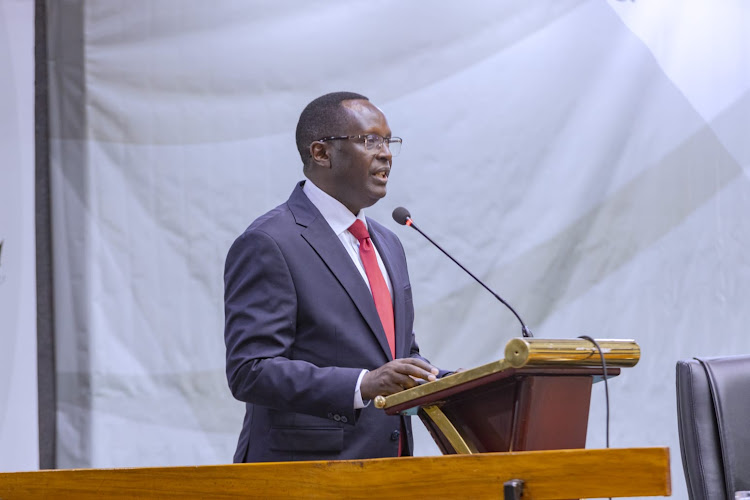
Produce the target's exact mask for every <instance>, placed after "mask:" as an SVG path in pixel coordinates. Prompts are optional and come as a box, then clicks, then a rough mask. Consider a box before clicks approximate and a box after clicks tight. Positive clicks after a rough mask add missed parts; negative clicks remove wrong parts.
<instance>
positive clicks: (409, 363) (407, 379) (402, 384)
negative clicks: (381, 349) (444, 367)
mask: <svg viewBox="0 0 750 500" xmlns="http://www.w3.org/2000/svg"><path fill="white" fill-rule="evenodd" d="M437 374H438V369H437V368H435V367H434V366H432V365H430V364H429V363H427V362H425V361H423V360H421V359H418V358H403V359H394V360H393V361H389V362H388V363H386V364H384V365H383V366H381V367H380V368H378V369H377V370H372V371H370V372H367V373H366V374H365V376H364V377H362V383H361V384H360V386H359V391H360V394H361V395H362V399H364V400H368V399H375V396H389V395H391V394H393V393H396V392H399V391H402V390H404V389H409V388H411V387H414V386H415V385H418V384H419V382H418V381H419V380H424V381H427V382H432V381H433V380H436V379H437Z"/></svg>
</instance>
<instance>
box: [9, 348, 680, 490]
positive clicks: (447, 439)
mask: <svg viewBox="0 0 750 500" xmlns="http://www.w3.org/2000/svg"><path fill="white" fill-rule="evenodd" d="M599 345H600V346H601V347H602V350H603V351H604V355H605V359H606V361H607V365H608V368H607V372H608V375H609V376H614V375H617V374H618V373H619V370H620V368H621V367H627V366H633V365H634V364H635V363H637V361H638V358H639V355H640V349H639V348H638V346H637V344H635V342H632V341H606V340H600V341H599ZM598 359H599V357H598V353H597V351H596V350H595V349H594V348H593V347H592V346H591V344H590V343H588V342H586V341H583V340H555V341H548V340H528V339H513V340H511V341H510V342H509V343H508V345H507V346H506V350H505V359H503V360H501V361H497V362H494V363H490V364H488V365H484V366H480V367H477V368H473V369H471V370H467V371H463V372H460V373H456V374H454V375H450V376H448V377H444V378H442V379H440V380H437V381H435V382H430V383H427V384H424V385H421V386H418V387H415V388H413V389H409V390H406V391H403V392H400V393H398V394H394V395H392V396H388V397H386V398H379V399H378V400H377V401H376V404H377V406H379V407H381V408H383V410H384V411H386V412H388V413H391V414H395V413H400V412H401V413H411V414H414V413H417V414H419V416H420V417H421V419H422V421H423V422H424V423H425V425H426V426H427V428H428V429H429V430H430V433H431V434H432V436H433V438H434V439H435V441H436V442H437V443H438V445H439V446H440V448H441V450H442V451H443V453H445V454H449V455H450V456H437V457H403V458H381V459H371V460H342V461H329V462H322V461H321V462H284V463H256V464H231V465H214V466H201V467H156V468H133V469H88V470H52V471H35V472H14V473H0V499H2V500H15V499H35V498H55V499H77V500H78V499H80V500H86V499H101V498H123V499H125V498H128V499H130V498H158V499H166V498H175V499H176V498H180V499H193V498H195V499H198V498H217V499H218V498H264V499H266V498H279V499H282V498H283V499H289V498H350V499H369V498H378V497H380V498H397V497H404V496H414V497H422V498H471V499H482V498H495V499H497V498H506V499H516V498H521V499H522V500H542V499H550V500H551V499H569V498H592V497H595V498H600V497H628V496H630V497H633V496H666V495H670V494H671V482H670V474H669V450H668V449H667V448H627V449H608V450H585V449H582V448H583V447H584V445H585V439H586V426H587V422H588V407H589V397H590V394H591V384H592V383H593V381H594V380H596V379H597V378H599V377H601V376H602V374H603V371H602V369H601V368H600V367H598V362H597V360H598ZM565 448H567V449H565ZM521 450H544V451H521ZM509 485H511V487H510V488H509ZM517 487H522V493H521V489H520V488H517ZM521 494H522V496H520V495H521Z"/></svg>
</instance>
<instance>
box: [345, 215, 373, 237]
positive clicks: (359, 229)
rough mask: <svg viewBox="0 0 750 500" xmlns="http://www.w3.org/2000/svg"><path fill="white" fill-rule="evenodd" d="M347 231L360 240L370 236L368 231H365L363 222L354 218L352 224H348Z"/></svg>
mask: <svg viewBox="0 0 750 500" xmlns="http://www.w3.org/2000/svg"><path fill="white" fill-rule="evenodd" d="M349 232H350V233H352V235H354V237H355V238H357V240H358V241H360V242H361V241H363V240H366V239H367V238H369V237H370V233H369V232H367V227H366V226H365V223H364V222H362V221H361V220H359V219H357V220H355V221H354V224H352V225H351V226H349Z"/></svg>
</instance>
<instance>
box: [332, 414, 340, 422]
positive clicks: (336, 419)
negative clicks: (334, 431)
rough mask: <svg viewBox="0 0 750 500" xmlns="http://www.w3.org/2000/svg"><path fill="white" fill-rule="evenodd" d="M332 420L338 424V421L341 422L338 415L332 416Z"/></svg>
mask: <svg viewBox="0 0 750 500" xmlns="http://www.w3.org/2000/svg"><path fill="white" fill-rule="evenodd" d="M333 419H334V420H335V421H336V422H338V421H340V420H341V415H339V414H336V415H334V416H333Z"/></svg>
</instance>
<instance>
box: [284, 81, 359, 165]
mask: <svg viewBox="0 0 750 500" xmlns="http://www.w3.org/2000/svg"><path fill="white" fill-rule="evenodd" d="M349 100H364V101H369V99H368V98H367V97H365V96H363V95H361V94H357V93H354V92H331V93H330V94H326V95H323V96H320V97H318V98H317V99H315V100H313V101H312V102H311V103H310V104H308V105H307V106H305V109H303V110H302V113H301V114H300V115H299V121H298V122H297V134H296V136H297V150H298V151H299V155H300V158H302V163H303V164H305V165H307V162H308V160H309V158H310V144H312V143H313V141H317V140H318V139H322V138H323V137H329V136H332V135H340V134H341V133H342V132H341V130H342V129H343V128H344V127H345V125H346V113H345V112H344V108H343V107H342V106H341V102H342V101H349Z"/></svg>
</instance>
